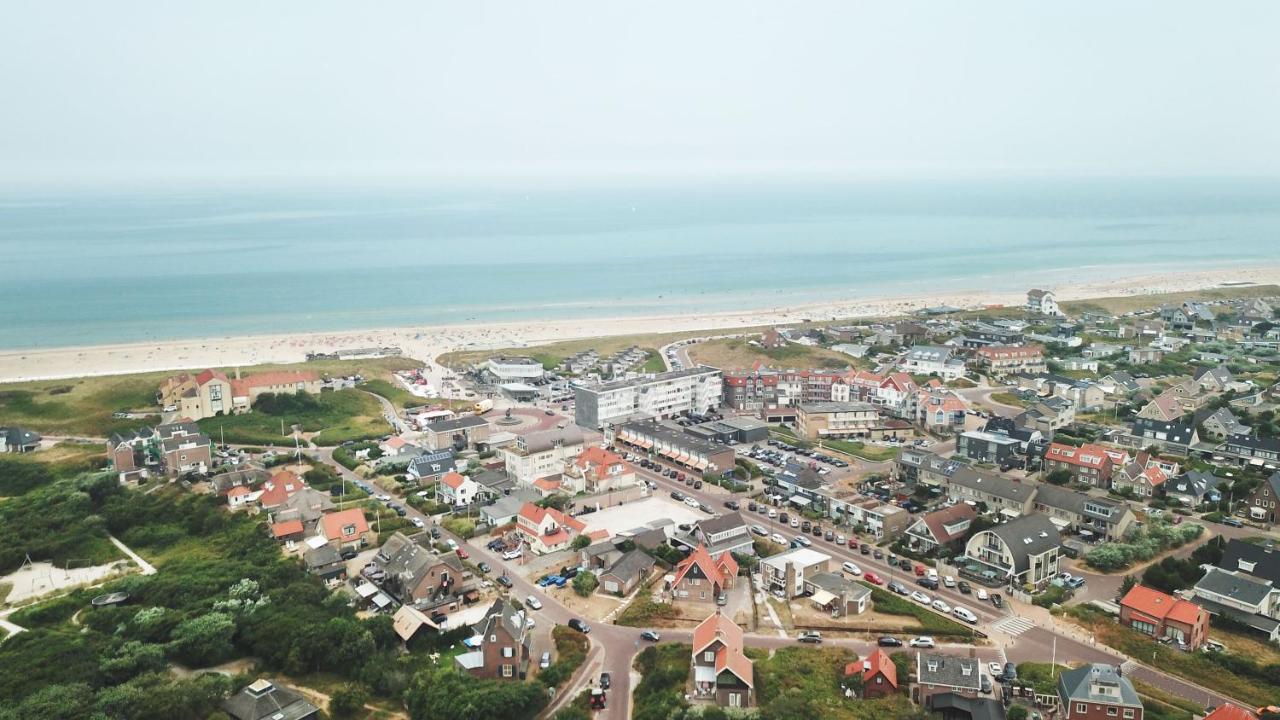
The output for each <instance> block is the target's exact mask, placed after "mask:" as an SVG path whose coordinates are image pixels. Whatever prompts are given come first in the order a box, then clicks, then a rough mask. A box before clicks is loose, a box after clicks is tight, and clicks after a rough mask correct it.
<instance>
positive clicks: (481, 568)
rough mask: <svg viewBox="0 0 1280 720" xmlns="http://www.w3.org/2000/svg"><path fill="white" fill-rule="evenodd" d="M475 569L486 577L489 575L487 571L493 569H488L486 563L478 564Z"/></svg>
mask: <svg viewBox="0 0 1280 720" xmlns="http://www.w3.org/2000/svg"><path fill="white" fill-rule="evenodd" d="M476 567H478V568H480V572H482V573H484V574H486V575H488V574H489V571H490V570H492V569H493V568H491V567H489V563H487V562H482V563H480V564H479V565H477V566H476Z"/></svg>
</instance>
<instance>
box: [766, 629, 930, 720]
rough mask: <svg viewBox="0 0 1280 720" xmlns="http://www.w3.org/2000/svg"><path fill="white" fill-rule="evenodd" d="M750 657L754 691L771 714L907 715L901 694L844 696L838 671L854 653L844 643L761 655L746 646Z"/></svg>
mask: <svg viewBox="0 0 1280 720" xmlns="http://www.w3.org/2000/svg"><path fill="white" fill-rule="evenodd" d="M747 654H748V655H749V656H751V657H752V659H753V660H754V661H755V674H756V697H757V700H758V701H759V704H760V706H761V708H762V709H763V711H764V712H765V713H767V714H768V715H770V716H772V717H809V718H823V719H824V720H880V719H881V718H893V717H912V716H913V712H912V705H911V701H910V700H909V699H908V698H907V696H906V695H905V694H897V695H891V696H889V697H886V698H882V699H879V700H851V699H848V698H845V696H844V689H843V688H842V687H841V684H840V682H841V680H842V673H843V672H844V667H845V665H847V664H848V663H851V662H856V661H857V660H858V655H857V653H855V652H854V651H852V650H850V649H848V648H838V647H823V646H819V647H798V646H792V647H785V648H781V649H779V650H778V651H776V652H774V653H773V655H772V656H768V655H766V653H765V652H764V651H763V650H748V651H747Z"/></svg>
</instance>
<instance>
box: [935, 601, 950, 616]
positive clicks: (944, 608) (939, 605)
mask: <svg viewBox="0 0 1280 720" xmlns="http://www.w3.org/2000/svg"><path fill="white" fill-rule="evenodd" d="M933 609H934V610H937V611H938V612H940V613H949V612H951V606H950V605H948V604H947V601H945V600H943V599H941V598H939V599H937V600H934V601H933Z"/></svg>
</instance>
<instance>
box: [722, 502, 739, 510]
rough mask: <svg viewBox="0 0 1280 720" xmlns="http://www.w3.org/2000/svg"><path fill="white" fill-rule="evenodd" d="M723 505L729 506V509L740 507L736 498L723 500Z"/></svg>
mask: <svg viewBox="0 0 1280 720" xmlns="http://www.w3.org/2000/svg"><path fill="white" fill-rule="evenodd" d="M724 506H725V507H727V508H729V509H730V510H737V509H738V508H740V507H741V506H740V505H739V504H738V501H737V500H725V501H724Z"/></svg>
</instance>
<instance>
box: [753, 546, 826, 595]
mask: <svg viewBox="0 0 1280 720" xmlns="http://www.w3.org/2000/svg"><path fill="white" fill-rule="evenodd" d="M830 563H831V556H830V555H827V554H825V553H820V552H818V551H817V550H811V549H809V548H806V547H799V548H795V549H793V550H788V551H787V552H784V553H779V554H778V555H772V556H770V557H767V558H763V559H761V560H760V573H761V575H762V576H763V578H764V585H765V587H767V588H768V589H770V590H778V591H780V592H782V593H784V594H785V595H786V596H787V597H788V598H793V597H796V596H798V595H801V594H803V593H804V582H805V580H807V579H808V578H810V577H812V576H813V575H816V574H817V573H820V572H830V570H831V568H830V567H829V565H830Z"/></svg>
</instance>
